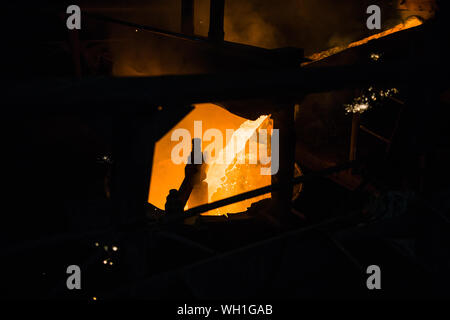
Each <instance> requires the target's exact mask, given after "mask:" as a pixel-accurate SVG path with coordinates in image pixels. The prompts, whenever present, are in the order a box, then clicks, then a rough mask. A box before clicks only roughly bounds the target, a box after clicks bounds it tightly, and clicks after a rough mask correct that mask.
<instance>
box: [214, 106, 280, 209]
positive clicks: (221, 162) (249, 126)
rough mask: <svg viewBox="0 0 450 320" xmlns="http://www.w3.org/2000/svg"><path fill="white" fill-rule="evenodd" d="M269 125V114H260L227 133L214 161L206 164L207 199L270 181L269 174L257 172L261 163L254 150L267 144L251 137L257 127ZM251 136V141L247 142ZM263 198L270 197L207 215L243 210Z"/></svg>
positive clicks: (260, 148) (265, 146) (255, 135)
mask: <svg viewBox="0 0 450 320" xmlns="http://www.w3.org/2000/svg"><path fill="white" fill-rule="evenodd" d="M271 124H272V122H271V121H270V118H269V116H266V115H265V116H260V117H259V118H258V119H256V120H255V121H251V120H247V121H245V122H244V123H242V125H241V126H240V127H239V129H237V130H236V131H234V132H233V133H232V135H231V137H230V136H229V135H228V136H227V144H226V146H225V147H224V148H223V149H222V150H220V151H219V152H218V156H217V157H216V160H215V161H213V162H212V163H210V164H209V168H208V172H207V177H206V182H207V183H208V201H209V202H213V201H215V200H220V199H223V198H226V197H230V196H233V195H236V194H239V193H242V192H245V191H249V190H252V189H256V188H259V187H263V186H266V185H269V184H270V183H271V178H270V176H264V175H261V172H260V168H261V163H260V161H259V159H258V150H263V148H265V149H264V150H267V148H268V147H269V146H268V144H267V143H261V141H260V140H259V141H257V138H255V137H257V131H258V129H259V128H261V127H262V126H263V125H264V126H265V128H266V130H267V129H268V127H271ZM268 131H270V130H268ZM251 138H252V141H250V139H251ZM267 152H268V151H267ZM264 198H270V195H264V196H260V197H257V198H253V199H250V200H246V201H242V202H240V203H237V204H233V205H229V206H226V207H223V208H219V209H217V210H214V211H213V212H209V213H208V214H212V215H221V214H227V213H236V212H241V211H245V210H246V209H247V208H248V207H249V206H250V205H251V203H252V202H255V201H259V200H261V199H264Z"/></svg>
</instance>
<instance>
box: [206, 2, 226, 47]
mask: <svg viewBox="0 0 450 320" xmlns="http://www.w3.org/2000/svg"><path fill="white" fill-rule="evenodd" d="M210 1H211V2H210V11H209V33H208V38H209V40H211V41H213V42H222V41H223V40H224V39H225V32H224V29H223V20H224V17H225V0H210Z"/></svg>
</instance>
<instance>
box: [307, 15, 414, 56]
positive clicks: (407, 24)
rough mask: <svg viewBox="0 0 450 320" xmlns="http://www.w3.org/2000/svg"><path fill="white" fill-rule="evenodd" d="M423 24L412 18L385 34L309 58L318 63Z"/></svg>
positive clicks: (384, 32)
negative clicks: (342, 52) (347, 50)
mask: <svg viewBox="0 0 450 320" xmlns="http://www.w3.org/2000/svg"><path fill="white" fill-rule="evenodd" d="M421 24H422V21H421V20H420V19H418V18H416V17H411V18H409V19H408V20H406V22H405V23H400V24H398V25H396V26H395V27H393V28H390V29H388V30H385V31H383V32H380V33H377V34H374V35H372V36H370V37H367V38H364V39H362V40H359V41H356V42H352V43H350V44H349V45H348V46H339V47H334V48H331V49H328V50H325V51H322V52H318V53H314V54H313V55H311V56H309V57H308V58H309V59H311V60H313V62H314V61H317V60H322V59H325V58H327V57H329V56H332V55H334V54H337V53H339V52H341V51H344V50H346V49H349V48H353V47H358V46H361V45H363V44H366V43H368V42H369V41H371V40H375V39H379V38H383V37H386V36H388V35H390V34H393V33H396V32H399V31H403V30H406V29H410V28H414V27H417V26H419V25H421ZM308 63H311V62H306V63H304V65H305V64H308Z"/></svg>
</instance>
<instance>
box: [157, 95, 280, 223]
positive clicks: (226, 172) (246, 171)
mask: <svg viewBox="0 0 450 320" xmlns="http://www.w3.org/2000/svg"><path fill="white" fill-rule="evenodd" d="M198 120H201V121H202V131H203V133H204V132H205V131H206V130H208V129H212V128H214V129H218V130H219V131H220V132H221V133H222V135H223V137H224V139H225V138H226V130H227V129H232V130H234V134H233V139H234V141H235V142H237V143H236V146H235V147H234V148H231V147H230V146H228V145H227V144H226V141H223V149H222V150H221V151H219V158H221V156H222V155H223V154H230V153H231V154H232V155H234V156H230V158H229V159H230V161H227V162H225V163H224V164H220V163H219V162H218V161H213V162H212V163H210V164H209V166H208V171H207V178H206V180H205V181H206V182H207V183H208V202H213V201H216V200H220V199H223V198H227V197H230V196H233V195H236V194H239V193H242V192H245V191H250V190H253V189H256V188H260V187H264V186H267V185H270V184H271V176H268V175H261V174H260V168H261V165H260V164H259V162H258V163H257V164H249V161H241V162H245V163H242V164H241V163H239V161H238V160H243V159H242V157H244V158H245V159H246V160H249V159H250V158H251V157H257V155H255V154H252V153H251V152H250V149H251V148H250V147H249V143H248V139H249V138H250V136H251V135H252V134H253V133H254V132H255V131H256V130H257V129H259V128H265V129H267V130H268V131H269V132H270V129H271V128H272V121H271V120H270V118H269V116H261V117H259V118H258V119H256V120H254V121H252V120H247V119H245V118H242V117H239V116H236V115H234V114H232V113H230V112H228V111H227V110H225V109H223V108H221V107H219V106H217V105H214V104H210V103H208V104H199V105H196V106H195V109H194V110H193V111H192V112H191V113H189V114H188V115H187V116H186V117H185V118H184V119H183V120H181V121H180V122H179V123H178V124H177V125H176V126H175V127H174V128H172V130H170V131H169V132H168V133H167V134H166V135H165V136H164V137H163V138H161V139H160V140H159V141H158V142H157V143H156V145H155V150H154V157H153V168H152V175H151V180H150V193H149V197H148V202H149V203H151V204H153V205H155V206H156V207H158V208H160V209H164V205H165V202H166V197H167V195H168V193H169V190H170V189H178V188H179V187H180V185H181V183H182V181H183V179H184V167H185V165H184V164H183V163H182V164H179V165H177V164H174V163H173V162H172V160H171V151H172V149H173V147H174V146H175V145H176V144H178V143H179V141H171V135H172V132H173V131H174V130H175V129H177V128H183V129H186V130H188V131H189V132H190V134H191V136H192V137H194V121H198ZM230 141H233V140H232V139H230ZM269 141H270V139H269ZM211 143H213V142H203V150H205V148H207V147H208V146H209V145H210V144H211ZM258 147H259V145H258ZM264 147H267V146H264ZM269 154H270V152H269ZM240 157H241V158H240ZM263 198H270V194H266V195H263V196H260V197H255V198H252V199H249V200H246V201H242V202H239V203H235V204H232V205H229V206H227V207H223V208H219V209H217V210H214V211H213V212H208V213H207V215H223V214H228V213H237V212H242V211H245V210H246V209H247V208H248V207H250V205H251V204H252V203H253V202H256V201H259V200H261V199H263ZM201 204H203V203H190V205H191V206H198V205H201ZM186 207H187V206H186Z"/></svg>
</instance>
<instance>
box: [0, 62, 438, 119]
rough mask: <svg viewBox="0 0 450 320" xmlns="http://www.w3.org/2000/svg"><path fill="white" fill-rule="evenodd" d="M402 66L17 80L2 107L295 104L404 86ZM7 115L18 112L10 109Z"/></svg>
mask: <svg viewBox="0 0 450 320" xmlns="http://www.w3.org/2000/svg"><path fill="white" fill-rule="evenodd" d="M419 67H420V66H417V65H416V66H415V68H414V69H411V67H410V66H409V65H408V64H405V63H403V64H402V63H396V64H385V65H381V64H380V65H377V66H370V65H354V66H337V67H326V68H325V67H322V68H312V67H309V68H298V69H267V70H256V71H251V72H250V71H248V72H235V73H223V74H199V75H171V76H158V77H118V78H114V77H96V78H83V79H80V80H74V79H65V80H61V79H58V80H47V81H46V80H43V79H39V81H32V80H30V82H29V83H26V82H24V80H21V81H20V82H18V83H17V84H16V85H15V84H14V82H13V81H12V80H11V81H10V82H9V84H8V86H9V87H10V88H9V89H8V90H6V93H5V94H4V95H3V98H4V100H3V101H4V102H6V103H5V104H6V105H7V104H10V105H23V106H24V107H25V108H26V109H28V111H37V112H41V111H57V112H58V111H59V112H73V111H76V112H82V111H83V110H85V111H88V112H96V111H99V112H111V111H118V112H138V111H142V112H146V111H150V108H149V106H150V105H153V106H158V105H167V106H171V105H186V104H195V103H205V102H226V101H232V100H245V99H254V98H270V99H282V100H284V101H289V100H290V99H298V98H301V97H303V96H304V95H305V94H308V93H318V92H327V91H331V90H340V89H346V88H349V89H350V88H361V87H364V86H366V85H374V84H377V83H383V84H396V85H398V84H401V83H408V82H409V81H411V79H412V77H408V76H407V74H408V73H409V72H417V70H418V69H419ZM421 68H423V69H422V70H423V71H424V74H423V76H426V74H427V73H428V74H429V75H430V76H431V75H433V76H436V73H440V71H443V70H444V68H437V67H436V66H432V65H430V66H422V67H421ZM10 110H11V111H12V112H15V111H17V110H19V111H23V109H20V108H18V109H15V110H13V108H10Z"/></svg>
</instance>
